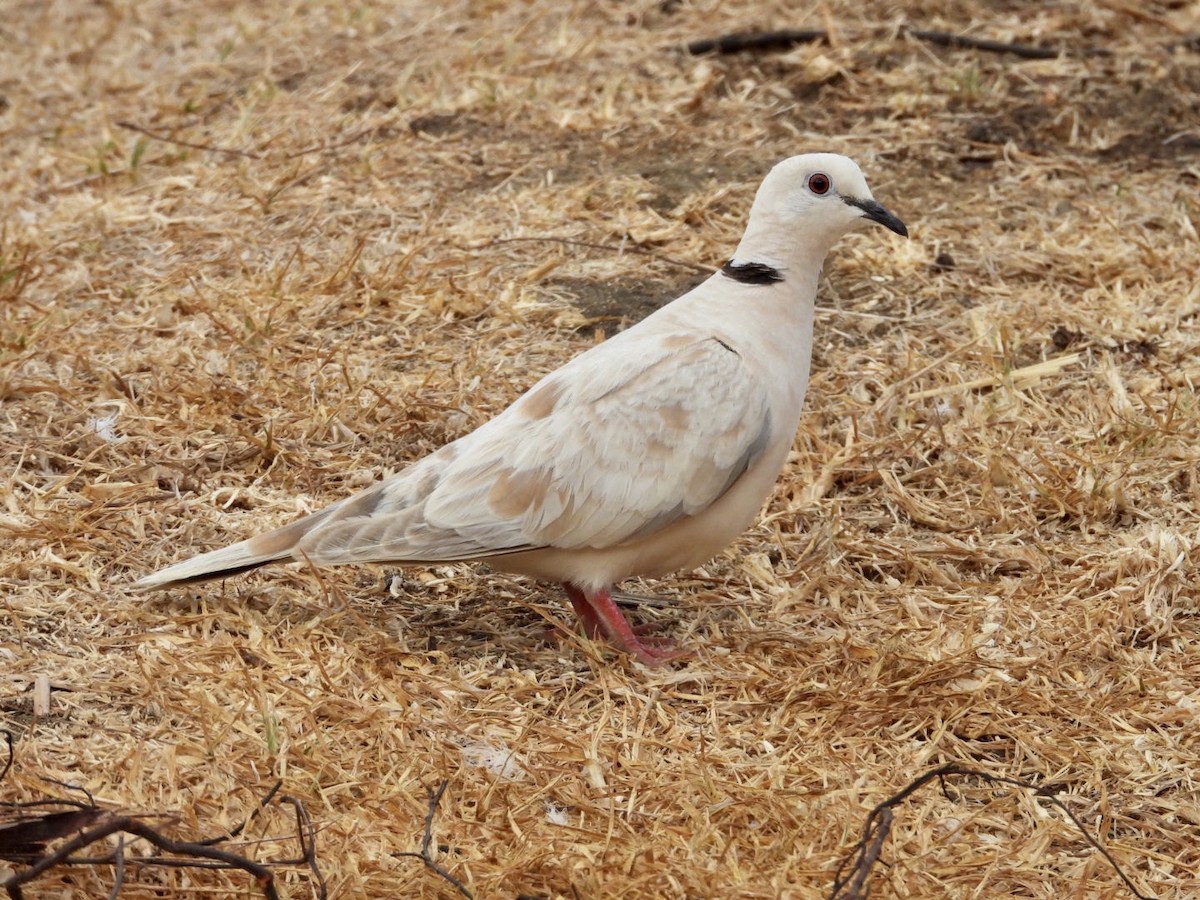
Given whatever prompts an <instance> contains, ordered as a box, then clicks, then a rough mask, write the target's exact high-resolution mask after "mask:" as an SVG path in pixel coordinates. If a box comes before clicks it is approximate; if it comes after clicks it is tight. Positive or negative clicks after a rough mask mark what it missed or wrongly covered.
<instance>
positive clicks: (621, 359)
mask: <svg viewBox="0 0 1200 900" xmlns="http://www.w3.org/2000/svg"><path fill="white" fill-rule="evenodd" d="M604 346H605V345H601V347H600V348H597V349H604ZM622 350H623V351H624V352H622V353H620V354H613V353H607V354H596V353H585V354H583V355H582V356H579V357H577V358H576V359H575V360H573V361H572V362H571V363H569V364H568V365H567V366H565V367H564V368H562V369H560V370H559V371H557V372H555V373H552V374H551V375H549V376H547V377H546V378H545V379H543V380H542V381H541V382H539V383H538V384H537V385H535V386H534V387H533V388H532V389H531V390H530V391H529V392H528V393H527V394H526V395H525V396H524V397H522V398H521V399H520V400H518V401H517V402H516V403H514V404H513V405H512V406H511V407H509V409H507V410H506V411H505V412H504V413H502V414H501V415H500V416H498V417H496V418H495V419H493V420H492V421H491V422H488V423H487V424H485V425H483V426H482V427H481V428H479V429H478V430H477V431H475V432H472V433H471V434H469V435H467V436H466V437H464V438H461V439H460V440H458V441H456V442H455V443H453V444H450V445H448V446H447V447H445V448H443V449H442V450H441V451H439V452H438V453H436V454H434V455H433V456H431V457H429V458H427V459H425V460H422V461H421V462H420V463H417V464H416V465H414V466H413V467H411V468H410V469H409V470H406V471H405V472H402V473H400V474H399V475H397V476H395V477H394V478H393V479H390V480H389V481H385V482H382V483H380V484H379V485H377V486H376V487H374V488H372V489H371V491H370V493H377V494H378V496H376V497H373V498H372V500H371V502H370V503H366V504H361V505H360V508H362V509H369V513H368V514H367V515H354V514H347V515H344V516H342V515H336V514H335V515H334V516H332V517H331V518H330V519H329V521H328V522H326V523H324V524H322V526H321V527H320V528H318V529H315V530H314V531H313V532H312V533H311V534H309V535H308V536H307V537H306V538H305V539H304V541H303V542H302V543H301V545H300V548H299V549H300V550H301V551H302V552H303V553H304V554H305V555H307V556H308V557H309V558H311V559H312V560H313V562H316V563H339V562H351V561H359V562H363V561H369V560H376V561H380V560H390V561H397V562H399V561H411V562H417V561H423V562H432V561H445V560H455V559H472V558H479V557H486V556H490V555H498V554H503V553H513V552H520V551H523V550H529V549H535V548H539V547H558V548H564V549H577V548H585V547H592V548H601V547H609V546H613V545H616V544H620V543H622V542H625V541H629V540H635V539H638V538H641V537H645V536H646V535H648V534H652V533H654V532H655V531H657V530H659V529H661V528H665V527H667V526H668V525H670V524H671V523H672V522H675V521H677V520H679V519H680V518H682V517H685V516H692V515H696V514H697V513H699V512H701V511H702V510H704V509H706V508H707V507H708V506H710V505H711V504H712V503H713V502H714V501H715V500H716V499H717V498H718V497H720V496H721V495H722V494H723V493H724V492H725V491H727V490H728V489H729V488H730V487H731V486H732V484H733V483H734V482H736V481H737V479H738V478H739V477H740V476H741V475H742V473H744V472H745V471H746V469H747V468H748V467H749V466H750V465H751V464H752V462H753V461H754V459H755V458H756V457H758V456H759V455H760V454H761V453H762V452H763V451H764V450H765V449H766V447H767V444H768V442H769V439H770V437H771V433H772V431H771V429H772V422H771V415H770V408H769V402H768V396H767V392H766V390H765V389H764V387H763V386H762V385H761V384H759V383H758V382H757V381H756V380H755V378H754V377H753V376H752V374H751V373H750V372H749V371H748V369H747V368H746V366H745V365H744V364H743V361H742V359H741V357H740V356H739V355H738V354H737V353H736V352H734V351H732V350H731V349H729V348H728V347H727V346H726V345H724V344H722V343H721V342H720V341H717V340H715V339H713V338H707V337H701V336H696V335H690V336H687V335H679V334H676V335H668V336H666V337H664V336H662V335H661V334H660V335H657V336H655V338H654V340H653V341H642V342H640V343H639V344H634V345H632V346H630V345H629V344H627V345H626V346H624V347H623V348H622ZM614 362H616V363H617V364H618V366H617V368H615V369H614ZM352 506H353V504H348V505H347V509H348V513H349V512H351V509H350V507H352Z"/></svg>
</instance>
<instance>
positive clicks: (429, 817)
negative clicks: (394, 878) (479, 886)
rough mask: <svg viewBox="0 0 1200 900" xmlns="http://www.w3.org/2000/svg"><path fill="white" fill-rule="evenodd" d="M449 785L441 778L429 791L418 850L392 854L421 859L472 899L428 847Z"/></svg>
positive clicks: (431, 841)
mask: <svg viewBox="0 0 1200 900" xmlns="http://www.w3.org/2000/svg"><path fill="white" fill-rule="evenodd" d="M449 785H450V782H449V781H448V780H443V781H442V783H441V784H439V785H438V787H437V790H436V791H435V790H432V789H431V790H430V791H429V811H428V812H427V813H426V814H425V833H424V835H423V836H422V837H421V850H420V852H416V851H413V850H405V851H402V852H400V853H395V854H393V856H397V857H400V856H411V857H413V858H415V859H419V860H421V862H423V863H425V865H426V867H427V868H430V869H432V870H433V871H435V872H437V874H439V875H441V876H442V877H443V878H445V879H446V880H447V881H448V882H450V883H451V884H452V885H454V886H455V887H456V888H457V889H458V892H459V893H460V894H462V895H463V896H464V897H466V898H468V900H474V897H475V895H474V894H472V893H471V892H470V891H469V890H468V889H467V886H466V885H465V884H463V883H462V882H461V881H459V880H458V879H457V878H455V877H454V876H453V875H451V874H450V873H449V872H447V871H446V870H445V869H444V868H442V867H441V866H440V865H438V864H437V862H436V861H435V860H434V858H433V854H432V853H431V852H430V848H431V847H432V846H433V819H434V817H435V816H436V815H437V810H438V804H439V803H441V802H442V794H444V793H446V788H447V787H448V786H449Z"/></svg>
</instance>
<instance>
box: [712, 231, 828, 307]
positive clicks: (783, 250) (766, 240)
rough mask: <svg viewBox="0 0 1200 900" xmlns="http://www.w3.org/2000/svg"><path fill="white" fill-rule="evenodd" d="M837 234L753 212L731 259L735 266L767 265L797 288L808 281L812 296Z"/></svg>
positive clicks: (807, 284)
mask: <svg viewBox="0 0 1200 900" xmlns="http://www.w3.org/2000/svg"><path fill="white" fill-rule="evenodd" d="M839 237H841V235H840V234H839V235H830V234H829V233H828V231H827V230H825V229H819V230H818V229H811V228H805V227H804V225H803V224H798V223H795V222H792V223H784V222H781V221H779V219H778V217H776V216H773V215H769V214H760V215H758V216H753V215H752V216H751V219H750V223H749V225H748V226H747V227H746V231H745V233H744V234H743V235H742V239H741V241H740V242H739V243H738V246H737V250H736V251H735V252H734V254H733V259H732V262H733V264H734V265H735V266H738V265H746V264H749V263H757V264H759V265H765V266H770V267H771V268H773V269H777V270H778V271H779V273H780V275H782V276H783V278H784V280H786V281H789V282H792V283H793V284H794V285H795V286H796V287H797V288H799V287H801V286H802V285H803V287H804V288H807V287H808V286H809V285H810V284H811V287H812V291H813V295H814V296H815V294H816V286H817V279H818V278H819V277H820V275H821V266H822V265H824V263H825V256H826V255H827V254H828V253H829V251H830V250H831V249H832V248H833V245H834V243H835V242H836V241H837V239H838V238H839Z"/></svg>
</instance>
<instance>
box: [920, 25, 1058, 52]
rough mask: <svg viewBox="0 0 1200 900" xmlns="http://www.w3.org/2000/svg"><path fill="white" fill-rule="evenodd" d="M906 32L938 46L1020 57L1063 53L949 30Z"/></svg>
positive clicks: (1048, 48)
mask: <svg viewBox="0 0 1200 900" xmlns="http://www.w3.org/2000/svg"><path fill="white" fill-rule="evenodd" d="M908 34H911V35H912V36H913V37H915V38H917V39H918V40H921V41H925V42H926V43H929V44H937V45H938V46H939V47H955V48H958V49H961V50H984V51H986V52H988V53H1011V54H1012V55H1013V56H1019V57H1020V58H1021V59H1058V57H1060V56H1062V55H1063V51H1062V50H1055V49H1054V48H1052V47H1034V46H1031V45H1030V44H1014V43H1011V42H1009V41H991V40H987V39H986V38H974V37H970V36H968V35H965V34H953V33H951V32H949V31H919V30H917V29H915V28H910V29H908Z"/></svg>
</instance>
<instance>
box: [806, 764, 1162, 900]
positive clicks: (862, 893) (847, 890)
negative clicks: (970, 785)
mask: <svg viewBox="0 0 1200 900" xmlns="http://www.w3.org/2000/svg"><path fill="white" fill-rule="evenodd" d="M954 776H958V777H962V778H979V779H982V780H983V781H986V782H989V783H990V784H1007V785H1011V786H1013V787H1019V788H1024V789H1025V790H1028V791H1033V792H1034V794H1035V796H1038V797H1043V798H1045V799H1046V800H1048V801H1049V802H1050V803H1052V804H1053V805H1055V806H1057V807H1058V808H1059V809H1061V810H1062V811H1063V812H1064V813H1066V815H1067V818H1069V819H1070V820H1071V821H1072V822H1073V823H1074V825H1075V827H1076V828H1078V829H1079V833H1080V834H1082V835H1083V837H1084V840H1086V841H1087V842H1088V843H1089V844H1091V845H1092V847H1094V848H1095V849H1096V850H1097V851H1098V852H1099V853H1100V855H1101V856H1103V857H1104V858H1105V859H1106V860H1108V863H1109V865H1111V866H1112V867H1113V870H1114V871H1115V872H1116V873H1117V876H1118V877H1119V878H1120V879H1121V881H1122V882H1123V883H1124V884H1125V886H1126V887H1127V888H1129V890H1130V893H1132V894H1133V896H1134V897H1136V898H1137V900H1154V898H1153V896H1152V895H1150V894H1143V893H1142V892H1141V891H1139V890H1138V889H1137V887H1136V885H1134V883H1133V882H1132V881H1131V880H1130V879H1129V876H1128V875H1126V874H1125V872H1124V870H1123V869H1122V868H1121V866H1120V865H1119V864H1118V863H1117V861H1116V860H1115V859H1114V858H1113V856H1112V854H1111V853H1109V852H1108V850H1107V849H1105V848H1104V846H1103V845H1102V844H1101V843H1100V842H1099V841H1098V840H1097V839H1096V838H1095V837H1093V836H1092V835H1091V833H1090V832H1088V830H1087V829H1086V828H1085V827H1084V825H1083V823H1082V822H1081V821H1079V817H1078V816H1077V815H1075V813H1074V812H1073V811H1072V810H1071V808H1070V807H1069V806H1067V805H1066V804H1065V803H1063V801H1062V800H1060V799H1059V797H1058V793H1059V790H1060V788H1057V787H1052V786H1050V785H1038V784H1034V783H1033V782H1032V781H1025V780H1023V779H1020V778H1009V777H1007V776H1005V775H993V774H991V773H989V772H982V771H979V770H978V769H971V768H967V767H966V766H960V765H958V764H957V763H947V764H946V765H943V766H938V767H937V768H936V769H931V770H930V771H928V772H926V773H924V774H923V775H921V776H919V777H917V778H915V779H913V780H912V781H910V782H909V783H908V784H907V785H905V787H904V788H902V789H901V790H900V791H898V792H897V793H895V794H893V795H892V796H891V797H889V798H888V799H886V800H884V801H883V802H882V803H880V804H879V805H878V806H876V807H875V808H874V809H872V810H871V813H870V815H868V816H867V822H866V825H865V826H864V827H863V836H862V837H861V838H860V839H859V841H858V843H857V844H856V845H855V846H854V849H853V850H852V851H851V852H850V854H849V855H848V856H846V857H845V858H844V859H843V860H842V862H841V865H839V866H838V868H837V872H836V873H835V874H834V879H833V890H832V892H831V893H830V900H865V898H866V897H867V893H868V881H869V880H870V877H871V870H872V869H873V868H874V867H875V863H877V862H878V861H879V855H880V853H881V851H882V850H883V842H884V840H886V839H887V836H888V834H889V832H890V831H891V828H892V820H893V816H894V813H893V810H894V809H895V807H896V806H897V805H899V804H900V803H901V802H903V801H904V800H906V799H907V798H908V797H910V796H911V795H912V794H914V793H916V792H917V791H919V790H920V789H921V788H923V787H924V786H925V785H927V784H929V782H931V781H933V780H935V779H936V780H937V781H939V782H940V783H941V785H942V792H943V793H945V794H946V796H947V797H950V793H949V791H948V790H947V788H946V779H947V778H950V777H954Z"/></svg>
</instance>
